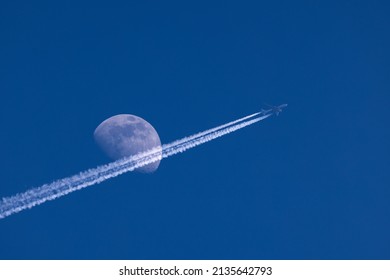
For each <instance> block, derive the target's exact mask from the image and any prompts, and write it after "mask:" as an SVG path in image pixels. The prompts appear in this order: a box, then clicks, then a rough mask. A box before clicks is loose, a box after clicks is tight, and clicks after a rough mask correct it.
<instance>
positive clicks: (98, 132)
mask: <svg viewBox="0 0 390 280" xmlns="http://www.w3.org/2000/svg"><path fill="white" fill-rule="evenodd" d="M93 136H94V139H95V141H96V143H97V144H98V146H99V147H100V148H101V149H102V150H103V152H104V153H105V154H106V155H107V156H108V157H109V158H111V159H113V160H117V159H120V158H123V157H128V156H132V155H135V154H138V153H141V152H145V151H147V150H149V149H152V148H156V147H160V148H161V141H160V137H159V136H158V133H157V131H156V130H155V129H154V127H153V126H152V125H151V124H150V123H148V122H147V121H145V120H144V119H142V118H140V117H137V116H134V115H130V114H120V115H116V116H113V117H111V118H108V119H106V120H105V121H103V122H102V123H101V124H100V125H99V126H98V127H97V128H96V129H95V132H94V134H93ZM159 165H160V161H156V162H153V163H150V164H148V165H145V166H142V167H140V168H137V169H136V170H135V171H138V172H142V173H152V172H154V171H156V170H157V168H158V166H159Z"/></svg>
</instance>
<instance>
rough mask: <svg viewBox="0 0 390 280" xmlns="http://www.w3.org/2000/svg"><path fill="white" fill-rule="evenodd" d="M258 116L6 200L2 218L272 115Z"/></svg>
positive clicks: (1, 207) (0, 210)
mask: <svg viewBox="0 0 390 280" xmlns="http://www.w3.org/2000/svg"><path fill="white" fill-rule="evenodd" d="M259 114H260V113H255V114H252V115H249V116H246V117H243V118H240V119H238V120H235V121H232V122H229V123H226V124H223V125H220V126H217V127H215V128H212V129H208V130H205V131H203V132H199V133H197V134H194V135H192V136H189V137H184V138H182V139H180V140H176V141H173V142H171V143H169V144H164V145H162V146H161V147H156V148H153V149H151V150H149V151H146V152H143V153H139V154H136V155H134V156H130V157H127V158H123V159H120V160H117V161H114V162H112V163H109V164H105V165H101V166H98V167H96V168H93V169H89V170H87V171H84V172H81V173H79V174H77V175H74V176H71V177H67V178H64V179H61V180H58V181H54V182H53V183H50V184H45V185H43V186H41V187H37V188H33V189H30V190H28V191H26V192H24V193H19V194H16V195H14V196H11V197H6V198H3V199H2V200H1V202H0V219H2V218H5V217H7V216H10V215H12V214H15V213H18V212H20V211H22V210H25V209H29V208H32V207H34V206H37V205H39V204H42V203H44V202H46V201H49V200H54V199H56V198H59V197H61V196H64V195H66V194H68V193H71V192H74V191H77V190H80V189H83V188H86V187H88V186H92V185H95V184H98V183H101V182H103V181H105V180H107V179H110V178H114V177H116V176H119V175H121V174H123V173H125V172H129V171H133V170H134V169H137V168H139V167H142V166H145V165H148V164H150V163H153V162H155V161H159V160H161V159H163V158H167V157H170V156H172V155H175V154H177V153H182V152H184V151H186V150H188V149H191V148H194V147H196V146H199V145H201V144H203V143H206V142H209V141H211V140H214V139H216V138H219V137H222V136H224V135H226V134H229V133H231V132H234V131H236V130H239V129H241V128H244V127H246V126H249V125H252V124H254V123H256V122H259V121H261V120H263V119H265V118H268V117H269V116H270V115H272V114H267V115H263V116H260V117H256V118H254V117H255V116H258V115H259ZM248 119H251V120H248Z"/></svg>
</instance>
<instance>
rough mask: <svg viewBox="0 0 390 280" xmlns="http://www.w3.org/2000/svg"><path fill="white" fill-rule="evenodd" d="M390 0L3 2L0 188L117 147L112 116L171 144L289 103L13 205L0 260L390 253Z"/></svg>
mask: <svg viewBox="0 0 390 280" xmlns="http://www.w3.org/2000/svg"><path fill="white" fill-rule="evenodd" d="M389 8H390V4H389V2H388V1H266V2H264V1H204V2H202V1H192V2H189V1H175V2H172V1H123V2H121V3H119V2H116V3H113V2H108V1H107V2H98V1H74V2H63V1H62V2H61V1H60V2H58V1H54V2H53V1H9V0H5V1H1V4H0V93H1V102H0V114H1V117H0V125H1V137H0V146H1V147H2V153H1V154H2V159H1V169H0V170H1V171H0V174H1V177H0V178H1V184H0V197H4V196H9V195H13V194H15V193H17V192H22V191H25V190H27V189H28V188H30V187H35V186H39V185H41V184H43V183H48V182H51V181H52V180H55V179H59V178H62V177H66V176H69V175H73V174H75V173H78V172H80V171H83V170H85V169H88V168H92V167H95V166H97V165H100V164H103V163H107V162H109V160H108V158H107V157H106V156H105V155H104V154H103V153H102V152H101V151H100V150H99V149H98V147H97V146H96V145H95V143H94V140H93V131H94V129H95V128H96V126H97V125H98V124H99V123H100V122H101V121H103V120H104V119H106V118H108V117H110V116H112V115H116V114H120V113H127V114H135V115H138V116H140V117H142V118H144V119H146V120H147V121H149V122H150V123H151V124H152V125H153V126H154V127H155V128H156V130H157V131H158V132H159V134H160V138H161V140H162V142H163V143H167V142H170V141H172V140H175V139H177V138H180V137H183V136H187V135H189V134H192V133H195V132H198V131H201V130H204V129H207V128H211V127H213V126H216V125H219V124H223V123H225V122H227V121H230V120H233V119H235V118H238V117H241V116H244V115H247V114H250V113H253V112H255V111H257V110H259V109H260V108H261V107H262V104H263V103H264V102H267V103H272V104H279V103H288V104H289V107H288V108H287V109H286V110H285V111H284V112H283V113H282V114H281V115H280V116H279V117H278V118H276V117H273V118H269V119H267V120H265V121H263V122H261V123H260V124H257V125H255V126H251V127H249V128H246V129H244V130H241V131H239V132H237V133H235V134H231V135H228V136H226V137H223V138H221V139H218V140H216V141H213V142H211V143H208V144H206V145H203V146H201V147H199V148H196V149H193V150H190V151H188V152H186V153H184V154H181V155H177V156H174V157H172V158H169V159H166V160H164V161H163V162H162V163H161V165H160V168H159V169H158V171H157V172H156V173H154V174H152V175H145V174H136V173H128V174H125V175H122V176H120V177H118V178H115V179H112V180H109V181H106V182H104V183H102V184H100V185H97V186H93V187H90V188H87V189H85V190H82V191H79V192H75V193H73V194H70V195H68V196H66V197H63V198H61V199H58V200H56V201H52V202H48V203H45V204H44V205H41V206H39V207H35V208H34V209H32V210H28V211H24V212H21V213H19V214H16V215H13V216H11V217H8V218H6V219H4V220H0V258H1V259H389V258H390V237H389V236H390V222H389V221H390V203H389V198H390V160H389V156H390V149H389V146H390V145H389V143H390V130H389V127H390V126H389V121H390V113H389V108H390V94H389V93H390V74H389V73H390V53H389V50H390V36H389V30H390V29H389V28H390V17H389V11H390V9H389Z"/></svg>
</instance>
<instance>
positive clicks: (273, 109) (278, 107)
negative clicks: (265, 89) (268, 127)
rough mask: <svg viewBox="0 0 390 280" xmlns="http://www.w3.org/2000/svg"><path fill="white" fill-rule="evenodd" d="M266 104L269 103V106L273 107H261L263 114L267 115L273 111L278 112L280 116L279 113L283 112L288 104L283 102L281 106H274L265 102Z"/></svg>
mask: <svg viewBox="0 0 390 280" xmlns="http://www.w3.org/2000/svg"><path fill="white" fill-rule="evenodd" d="M265 105H267V106H268V107H271V108H270V109H268V110H265V109H261V111H260V113H261V114H263V115H266V114H268V113H269V112H272V114H276V115H277V116H279V113H280V112H282V110H283V108H285V107H287V105H288V104H282V105H279V106H272V105H268V104H265Z"/></svg>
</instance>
